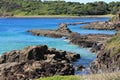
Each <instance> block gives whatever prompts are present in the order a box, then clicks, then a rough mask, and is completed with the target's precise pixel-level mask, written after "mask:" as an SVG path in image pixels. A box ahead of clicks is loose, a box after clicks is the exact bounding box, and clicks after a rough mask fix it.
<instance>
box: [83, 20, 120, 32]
mask: <svg viewBox="0 0 120 80" xmlns="http://www.w3.org/2000/svg"><path fill="white" fill-rule="evenodd" d="M82 28H85V29H96V30H120V22H111V21H106V22H92V23H90V24H88V25H86V26H83V27H82Z"/></svg>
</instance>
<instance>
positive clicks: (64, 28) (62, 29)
mask: <svg viewBox="0 0 120 80" xmlns="http://www.w3.org/2000/svg"><path fill="white" fill-rule="evenodd" d="M56 31H57V32H61V33H71V32H72V31H71V30H70V29H69V28H67V24H65V23H62V24H60V25H59V28H58V29H57V30H56Z"/></svg>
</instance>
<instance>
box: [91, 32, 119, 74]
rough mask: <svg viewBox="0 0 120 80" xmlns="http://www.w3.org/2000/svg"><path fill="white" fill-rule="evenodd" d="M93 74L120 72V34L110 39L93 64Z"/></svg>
mask: <svg viewBox="0 0 120 80" xmlns="http://www.w3.org/2000/svg"><path fill="white" fill-rule="evenodd" d="M90 68H91V71H92V73H103V72H115V71H119V70H120V32H118V33H117V34H115V35H114V36H113V37H112V38H111V39H109V40H108V41H107V42H106V43H105V44H104V45H103V46H102V48H101V49H100V51H99V52H98V54H97V59H96V60H95V61H94V62H92V63H91V67H90Z"/></svg>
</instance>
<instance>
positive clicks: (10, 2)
mask: <svg viewBox="0 0 120 80" xmlns="http://www.w3.org/2000/svg"><path fill="white" fill-rule="evenodd" d="M119 9H120V2H111V3H105V2H103V1H99V2H93V3H86V4H84V3H79V2H65V1H64V0H63V1H59V0H58V1H41V0H0V11H2V15H4V13H8V12H9V13H13V14H15V15H19V13H18V12H19V11H20V13H22V14H23V16H24V14H25V15H75V16H81V15H105V14H115V13H116V12H118V11H119ZM21 16H22V15H21Z"/></svg>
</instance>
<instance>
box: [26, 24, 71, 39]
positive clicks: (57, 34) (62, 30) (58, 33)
mask: <svg viewBox="0 0 120 80" xmlns="http://www.w3.org/2000/svg"><path fill="white" fill-rule="evenodd" d="M28 32H30V33H32V34H34V35H37V36H46V37H53V38H61V37H69V36H70V35H71V34H72V31H71V30H70V29H69V28H67V24H60V25H59V28H58V29H57V30H28Z"/></svg>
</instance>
